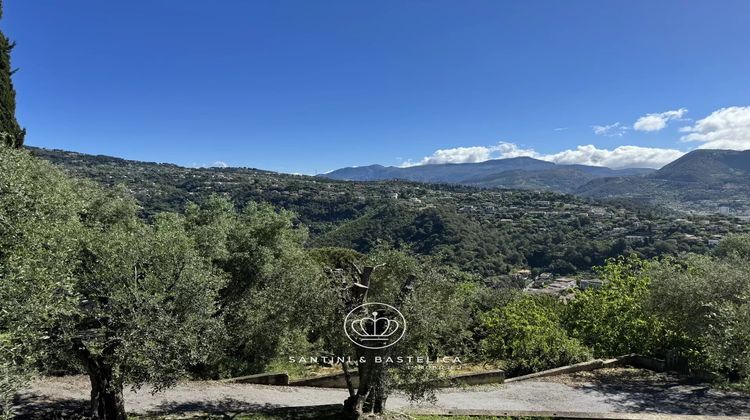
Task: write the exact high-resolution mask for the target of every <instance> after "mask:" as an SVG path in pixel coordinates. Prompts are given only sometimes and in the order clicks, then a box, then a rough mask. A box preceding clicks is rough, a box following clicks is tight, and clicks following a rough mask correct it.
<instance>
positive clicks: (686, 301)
mask: <svg viewBox="0 0 750 420" xmlns="http://www.w3.org/2000/svg"><path fill="white" fill-rule="evenodd" d="M745 240H746V239H745ZM727 251H729V250H727ZM726 255H728V256H729V257H728V258H725V259H715V258H711V257H708V256H697V255H693V256H689V257H687V258H685V259H683V260H681V261H679V262H674V261H666V262H663V263H661V264H659V265H658V266H657V267H655V268H654V270H653V273H652V274H651V275H652V277H653V280H652V286H651V287H652V294H651V308H652V310H653V312H654V313H655V314H657V315H659V316H660V317H663V319H664V320H665V322H667V323H668V324H669V325H670V327H671V329H673V330H674V331H676V334H679V336H680V337H681V338H682V343H681V345H680V346H679V347H673V348H672V349H671V351H672V352H674V353H677V354H679V355H681V356H683V357H684V358H685V359H686V360H687V361H688V362H689V363H690V364H692V365H693V366H696V367H702V368H705V369H708V370H711V371H714V372H716V373H719V374H721V375H723V376H725V377H727V378H729V379H733V380H736V379H742V378H750V282H749V281H748V278H750V259H749V258H747V257H744V258H742V257H740V256H739V255H741V254H738V253H735V252H727V254H726Z"/></svg>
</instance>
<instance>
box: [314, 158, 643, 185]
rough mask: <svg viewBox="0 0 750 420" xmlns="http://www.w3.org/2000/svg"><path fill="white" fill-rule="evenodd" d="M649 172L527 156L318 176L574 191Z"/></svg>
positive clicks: (377, 167) (366, 168) (370, 168)
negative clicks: (602, 180) (593, 182)
mask: <svg viewBox="0 0 750 420" xmlns="http://www.w3.org/2000/svg"><path fill="white" fill-rule="evenodd" d="M651 172H653V170H652V169H621V170H614V169H610V168H605V167H600V166H587V165H558V164H555V163H552V162H547V161H543V160H539V159H533V158H530V157H517V158H510V159H492V160H487V161H484V162H478V163H446V164H431V165H418V166H410V167H404V168H400V167H395V166H382V165H370V166H362V167H356V168H342V169H337V170H335V171H332V172H329V173H327V174H323V175H320V176H321V177H325V178H329V179H337V180H347V181H382V180H394V179H400V180H408V181H417V182H427V183H446V184H462V185H473V186H477V187H483V188H487V187H502V188H513V189H532V190H544V191H556V192H565V193H569V192H573V191H575V190H576V189H577V188H579V187H580V186H582V185H584V184H586V183H587V182H589V181H591V180H593V179H597V178H602V177H620V176H630V175H640V174H648V173H651Z"/></svg>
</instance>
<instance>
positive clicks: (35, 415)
mask: <svg viewBox="0 0 750 420" xmlns="http://www.w3.org/2000/svg"><path fill="white" fill-rule="evenodd" d="M13 405H14V411H15V414H16V416H15V418H16V419H84V418H88V415H89V409H90V408H91V406H90V403H89V400H85V399H55V398H50V397H49V396H46V395H39V394H34V393H24V394H21V395H19V396H17V397H16V398H15V400H14V401H13Z"/></svg>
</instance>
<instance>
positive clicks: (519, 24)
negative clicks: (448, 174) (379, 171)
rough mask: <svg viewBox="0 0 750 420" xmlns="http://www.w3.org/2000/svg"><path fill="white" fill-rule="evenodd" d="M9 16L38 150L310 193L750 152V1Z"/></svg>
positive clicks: (366, 5) (161, 6)
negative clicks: (365, 184)
mask: <svg viewBox="0 0 750 420" xmlns="http://www.w3.org/2000/svg"><path fill="white" fill-rule="evenodd" d="M4 3H5V14H4V17H3V20H2V22H1V24H2V28H3V30H4V31H5V32H6V35H8V36H9V37H10V38H11V39H14V40H15V41H17V43H18V45H17V47H16V49H15V50H14V52H13V65H14V67H19V68H20V70H19V71H18V73H16V75H15V77H14V82H15V85H16V90H17V91H18V97H17V101H18V119H19V121H20V122H21V123H22V124H23V125H25V126H26V127H27V129H28V135H27V143H28V144H30V145H34V146H42V147H50V148H62V149H68V150H75V151H81V152H87V153H97V154H107V155H115V156H120V157H125V158H131V159H139V160H148V161H160V162H173V163H177V164H181V165H186V166H194V165H206V164H212V163H213V162H225V163H227V164H229V165H232V166H250V167H258V168H265V169H271V170H277V171H283V172H299V173H308V174H314V173H319V172H325V171H329V170H332V169H335V168H339V167H343V166H354V165H366V164H371V163H380V164H384V165H402V164H419V163H432V162H448V161H450V162H459V161H478V160H484V159H487V158H497V157H509V156H515V155H531V156H536V157H540V158H544V159H548V160H553V161H556V162H560V163H573V162H581V163H592V164H602V165H608V166H615V167H625V166H659V165H661V164H664V163H666V162H667V161H669V160H671V159H673V158H675V157H677V156H679V154H680V153H682V152H685V151H688V150H691V149H694V148H697V147H720V148H734V149H748V148H750V107H748V105H750V54H748V51H749V50H748V40H750V25H748V23H747V22H748V16H750V1H744V0H736V1H729V0H723V1H666V0H660V1H651V0H649V1H633V0H628V1H606V2H602V1H555V0H549V1H497V0H493V1H479V0H470V1H458V0H455V1H378V2H360V1H316V2H313V1H284V0H269V1H240V0H221V1H215V2H206V1H194V0H148V1H147V0H137V1H124V0H123V1H101V0H66V1H64V2H63V1H58V2H51V1H44V0H5V2H4ZM649 114H653V115H650V116H648V115H649ZM644 116H648V118H647V119H646V120H641V121H642V123H641V124H636V122H637V121H638V120H639V118H641V117H644ZM616 123H619V125H614V124H616ZM636 126H637V127H639V129H636ZM605 127H609V128H605ZM645 129H648V130H649V131H646V130H645ZM579 146H583V147H582V148H581V147H579ZM621 146H635V147H629V148H624V149H623V148H622V147H621ZM618 147H620V148H619V149H618ZM438 150H442V152H436V151H438Z"/></svg>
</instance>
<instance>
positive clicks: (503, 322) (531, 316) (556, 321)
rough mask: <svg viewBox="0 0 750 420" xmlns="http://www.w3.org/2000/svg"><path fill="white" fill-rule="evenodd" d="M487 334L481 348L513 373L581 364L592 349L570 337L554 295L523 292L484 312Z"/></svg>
mask: <svg viewBox="0 0 750 420" xmlns="http://www.w3.org/2000/svg"><path fill="white" fill-rule="evenodd" d="M482 324H483V326H484V328H485V329H486V332H487V337H486V338H485V339H484V340H483V341H482V349H483V350H484V352H485V353H486V355H488V356H489V357H493V358H497V359H501V360H504V361H506V363H507V370H508V372H509V373H510V374H511V375H521V374H526V373H530V372H537V371H541V370H545V369H551V368H555V367H558V366H564V365H568V364H572V363H578V362H582V361H585V360H588V359H589V358H591V352H590V351H589V349H588V348H586V346H584V345H583V344H581V343H580V342H579V341H578V340H577V339H575V338H571V337H569V336H568V335H567V334H566V332H565V330H564V329H563V327H562V325H561V323H560V308H559V304H558V303H557V302H555V301H554V300H552V299H551V298H545V297H535V296H529V295H522V296H520V297H518V298H516V299H514V300H513V301H511V302H510V303H509V304H508V305H506V306H503V307H501V308H495V309H493V310H491V311H489V312H486V313H485V314H483V315H482Z"/></svg>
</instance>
